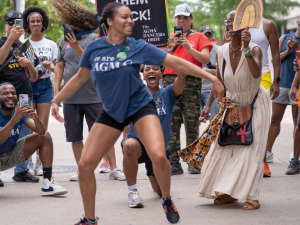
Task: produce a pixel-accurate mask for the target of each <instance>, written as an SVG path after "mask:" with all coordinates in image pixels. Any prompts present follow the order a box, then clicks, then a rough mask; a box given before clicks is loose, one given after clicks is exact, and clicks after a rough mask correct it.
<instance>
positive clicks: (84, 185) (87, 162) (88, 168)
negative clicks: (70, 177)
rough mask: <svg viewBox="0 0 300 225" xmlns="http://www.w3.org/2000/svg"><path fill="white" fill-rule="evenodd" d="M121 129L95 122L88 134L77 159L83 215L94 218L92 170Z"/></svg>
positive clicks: (94, 180) (94, 181) (94, 194)
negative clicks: (78, 159) (79, 157)
mask: <svg viewBox="0 0 300 225" xmlns="http://www.w3.org/2000/svg"><path fill="white" fill-rule="evenodd" d="M121 133H122V132H121V131H119V130H117V129H115V128H112V127H109V126H106V125H104V124H100V123H95V124H94V125H93V127H92V129H91V131H90V133H89V135H88V138H87V140H86V142H85V145H84V147H83V151H82V155H81V159H80V161H79V165H78V169H79V185H80V191H81V195H82V200H83V205H84V211H85V216H86V217H87V218H89V219H92V220H94V219H95V196H96V179H95V174H94V170H95V169H96V167H97V165H98V164H99V162H100V160H101V159H102V157H103V156H104V155H105V154H106V153H107V152H108V150H109V149H111V148H113V146H114V144H115V142H116V141H117V139H118V138H119V136H120V135H121Z"/></svg>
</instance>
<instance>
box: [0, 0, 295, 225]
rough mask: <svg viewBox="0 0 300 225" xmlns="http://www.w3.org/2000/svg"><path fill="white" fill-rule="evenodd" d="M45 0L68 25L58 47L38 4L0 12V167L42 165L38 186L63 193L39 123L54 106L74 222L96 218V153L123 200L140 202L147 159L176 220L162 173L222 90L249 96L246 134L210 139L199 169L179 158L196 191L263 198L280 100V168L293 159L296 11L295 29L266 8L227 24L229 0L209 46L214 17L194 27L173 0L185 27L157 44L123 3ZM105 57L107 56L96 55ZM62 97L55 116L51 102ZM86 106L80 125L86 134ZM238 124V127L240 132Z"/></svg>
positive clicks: (254, 204) (235, 97) (291, 169)
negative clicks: (247, 25)
mask: <svg viewBox="0 0 300 225" xmlns="http://www.w3.org/2000/svg"><path fill="white" fill-rule="evenodd" d="M50 2H51V4H52V5H53V7H54V9H55V10H56V13H57V15H58V21H59V22H61V23H62V24H63V27H64V29H65V31H66V34H65V36H64V37H63V39H62V40H61V41H60V43H59V46H58V47H57V45H56V43H55V42H53V41H51V40H49V39H46V38H44V34H45V32H46V31H47V28H48V26H49V17H48V15H47V12H46V11H45V10H44V9H42V8H40V7H36V6H31V7H28V8H26V9H25V11H24V12H23V13H20V12H16V11H12V12H8V13H7V14H6V18H5V21H6V24H5V31H6V34H5V35H4V36H3V37H1V38H0V171H5V170H7V169H10V168H13V167H15V169H14V172H15V175H14V176H13V178H12V179H13V180H14V181H16V182H24V181H26V182H38V181H39V177H38V176H43V182H42V189H41V194H42V195H43V196H45V195H47V196H48V195H64V194H67V193H68V190H67V189H65V188H64V187H62V186H61V185H59V184H58V183H57V182H56V181H55V180H54V177H53V175H52V161H53V152H54V149H53V140H52V138H51V134H50V133H49V132H48V131H47V128H48V120H49V114H50V109H51V114H52V116H53V117H54V118H55V119H56V120H58V121H59V122H61V123H64V125H65V133H66V141H67V142H70V143H71V146H72V150H73V153H74V158H75V161H76V163H77V166H78V171H77V173H76V174H74V175H72V176H71V177H70V180H71V181H79V187H80V191H81V195H82V199H83V205H84V217H83V218H82V219H80V221H79V222H78V223H76V224H77V225H83V224H85V225H91V224H98V223H97V220H98V217H96V212H95V195H96V179H95V174H94V171H95V169H96V168H97V167H98V165H99V163H100V168H99V172H105V173H109V179H114V180H120V181H122V180H126V182H127V185H128V205H129V207H131V208H141V207H143V206H144V202H143V200H142V198H141V197H140V196H139V192H138V188H137V172H138V164H141V163H144V164H145V168H146V171H147V176H148V177H149V181H150V184H151V186H152V188H153V190H154V191H155V192H156V193H157V195H158V196H160V197H161V206H162V208H163V210H164V212H165V215H166V219H167V221H168V222H169V223H172V224H175V223H178V222H179V221H180V215H179V212H178V210H177V208H176V206H175V203H174V201H173V200H172V198H171V193H170V190H171V176H172V175H178V174H182V173H184V171H183V169H182V166H181V163H180V158H179V155H178V151H179V150H180V148H181V147H180V146H181V144H180V128H181V125H182V123H183V124H184V126H185V131H186V145H187V146H188V145H190V144H192V143H193V142H194V141H195V140H197V139H198V138H199V116H200V118H201V121H200V122H205V121H206V120H210V121H212V120H213V118H215V117H217V116H218V115H219V114H218V113H219V110H220V107H219V105H218V103H220V106H222V105H223V104H225V103H224V99H222V98H223V96H224V93H225V94H226V97H227V98H228V99H230V100H231V101H234V102H235V103H236V104H238V105H239V106H246V105H249V104H251V103H252V106H253V107H252V119H251V120H250V122H251V124H252V133H253V142H252V143H251V144H250V145H236V144H229V145H226V146H224V145H221V144H220V143H218V142H216V143H215V146H214V148H212V149H211V150H210V151H211V154H210V156H208V157H206V158H205V161H204V165H203V167H202V169H201V170H199V169H197V168H194V167H193V166H191V165H190V164H188V172H189V173H190V174H199V173H201V181H200V186H199V194H200V196H201V197H206V198H211V199H214V204H215V205H221V204H227V203H234V202H236V201H238V200H243V201H245V202H244V205H243V209H244V210H253V209H258V208H259V207H260V203H259V192H260V187H261V184H262V181H263V177H270V176H271V171H270V169H269V165H268V163H269V162H272V161H273V153H272V147H273V144H274V142H275V139H276V137H277V136H278V135H279V133H280V122H281V120H282V118H283V115H284V112H285V109H286V107H287V106H288V105H292V113H293V120H294V125H295V127H294V149H293V157H292V158H291V161H290V163H289V166H288V168H287V169H286V171H285V173H286V174H296V173H298V172H299V171H300V165H299V155H300V148H299V144H298V142H299V138H298V137H300V124H299V123H300V113H299V112H300V110H298V109H299V108H298V107H300V105H299V103H297V101H298V84H299V82H300V65H298V64H297V61H296V60H295V51H297V50H300V47H299V44H300V18H299V19H298V21H297V25H298V27H297V31H296V32H295V33H291V34H285V35H282V37H280V38H279V37H278V32H277V28H276V26H275V24H274V23H273V22H272V21H270V20H267V19H265V18H263V19H262V21H261V24H260V27H259V29H249V31H248V30H246V29H242V30H238V31H234V30H233V24H234V19H235V14H236V11H232V12H229V13H228V15H227V18H225V19H224V20H223V23H224V25H225V34H224V41H223V42H224V44H223V45H221V46H217V45H215V44H212V38H213V36H214V31H213V29H212V28H211V27H210V26H209V25H205V26H203V27H201V29H200V31H199V32H196V31H194V30H193V28H194V27H193V19H194V18H193V13H192V9H191V7H190V6H189V5H188V4H180V5H178V6H176V9H175V15H174V21H175V25H176V26H181V27H182V32H183V34H182V35H181V36H177V35H174V33H171V34H170V38H169V42H168V49H167V50H164V51H163V50H160V49H158V48H156V47H155V46H153V45H152V44H149V43H146V42H145V41H144V40H135V39H134V38H132V37H130V35H131V33H132V29H133V27H134V20H133V15H132V12H131V10H130V9H129V8H128V7H127V6H126V5H124V4H121V3H109V4H107V5H106V6H105V7H104V9H103V11H102V12H101V15H100V16H98V14H94V13H92V12H90V11H88V10H86V9H84V8H82V7H80V6H78V5H76V4H74V3H73V2H72V1H70V0H68V1H64V0H50ZM71 12H72V13H71ZM16 19H23V24H24V26H23V28H22V27H20V26H16V25H15V23H14V21H15V20H16ZM102 24H104V26H103V27H105V28H106V30H107V36H105V37H101V38H98V36H97V35H96V34H94V31H95V30H96V29H97V28H98V27H99V26H100V25H102ZM24 33H27V34H28V35H29V38H28V40H29V41H30V43H31V45H32V46H33V48H34V50H35V53H36V55H37V56H38V58H39V61H40V64H39V65H38V66H36V67H34V66H33V65H32V63H31V62H30V60H28V59H26V58H24V57H18V58H15V57H14V55H13V52H14V51H15V50H16V49H17V48H18V47H19V46H20V45H21V44H22V43H21V42H20V40H19V39H20V36H21V35H22V34H24ZM242 45H243V50H241V46H242ZM269 48H270V49H271V53H272V62H273V67H274V78H273V81H272V77H271V73H270V71H271V69H270V65H269V58H268V49H269ZM153 56H155V57H153ZM124 59H126V61H124ZM129 59H130V60H129ZM108 60H109V65H110V66H109V65H108V66H103V65H104V64H107V61H108ZM52 73H54V85H53V87H52V82H51V80H50V75H51V74H52ZM140 73H142V77H141V75H140ZM161 79H162V86H163V87H160V81H161ZM62 81H63V82H64V84H63V87H61V83H62ZM225 90H226V91H225ZM20 94H27V95H28V99H29V101H28V104H25V105H23V104H20V99H19V96H20ZM271 100H272V109H271ZM62 103H63V115H64V117H62V116H60V114H59V107H61V104H62ZM297 104H298V105H297ZM271 114H272V116H271ZM84 118H85V120H86V123H87V126H88V129H89V135H88V138H87V140H86V141H85V144H84V143H83V122H84ZM128 128H129V130H128ZM243 132H244V133H243ZM122 133H123V137H124V139H123V141H122V143H121V147H122V151H123V155H124V157H123V170H124V173H123V172H122V171H121V170H120V169H118V168H117V165H116V157H115V149H114V144H115V142H116V141H117V139H118V138H119V136H120V135H121V134H122ZM246 134H247V133H246V132H245V130H244V131H243V130H242V128H241V130H240V135H241V138H242V140H243V137H244V136H245V135H246ZM54 141H55V140H54ZM35 152H36V162H35V164H34V163H33V161H32V158H31V157H32V155H33V154H34V153H35ZM109 168H110V169H109ZM87 183H88V184H89V185H86V184H87ZM0 186H2V187H3V186H4V183H3V181H2V180H1V179H0Z"/></svg>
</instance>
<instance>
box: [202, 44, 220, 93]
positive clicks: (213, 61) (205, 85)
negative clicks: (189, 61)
mask: <svg viewBox="0 0 300 225" xmlns="http://www.w3.org/2000/svg"><path fill="white" fill-rule="evenodd" d="M212 46H213V48H212V49H211V51H210V53H209V57H210V60H209V61H210V64H211V65H212V66H214V67H217V58H216V55H217V51H218V48H219V46H218V45H214V44H212ZM204 67H207V65H206V64H203V68H204ZM210 90H211V82H210V81H209V80H205V79H202V89H201V91H202V92H210Z"/></svg>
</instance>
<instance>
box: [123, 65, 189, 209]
mask: <svg viewBox="0 0 300 225" xmlns="http://www.w3.org/2000/svg"><path fill="white" fill-rule="evenodd" d="M143 76H144V80H145V81H146V83H147V87H148V89H149V91H150V93H151V94H152V96H153V101H154V102H155V105H156V109H157V114H158V117H159V119H160V123H161V125H162V129H163V133H164V140H165V147H166V154H167V155H168V156H169V154H170V153H169V150H168V143H169V141H170V138H171V122H172V111H173V108H174V106H175V104H176V102H177V101H178V99H179V98H180V97H181V93H182V91H183V88H184V84H185V74H178V77H177V79H176V80H175V82H174V84H172V85H169V86H168V87H166V88H159V80H160V78H161V76H162V71H161V67H160V66H154V65H145V66H144V68H143ZM151 141H155V140H151ZM121 145H122V148H123V153H124V158H123V169H124V173H125V177H126V180H127V185H128V191H129V193H128V199H129V207H131V208H139V207H143V205H144V203H143V201H142V199H141V198H140V197H139V193H138V191H137V186H136V176H137V171H138V164H139V163H145V167H146V170H147V176H148V177H149V180H150V183H151V185H152V188H153V190H154V191H155V192H156V193H157V194H158V195H159V196H161V195H162V193H161V189H160V187H159V184H158V182H157V180H156V178H155V176H154V171H153V168H152V162H151V159H150V157H149V155H148V154H147V151H146V149H145V147H144V145H143V144H142V142H141V141H140V140H139V138H138V136H137V134H136V133H135V131H134V129H133V124H132V123H131V124H130V129H129V134H128V135H127V137H126V138H125V139H124V140H123V141H122V143H121Z"/></svg>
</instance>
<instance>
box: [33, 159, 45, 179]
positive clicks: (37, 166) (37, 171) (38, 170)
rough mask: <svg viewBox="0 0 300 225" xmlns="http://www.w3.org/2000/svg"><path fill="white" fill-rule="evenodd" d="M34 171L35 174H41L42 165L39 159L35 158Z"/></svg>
mask: <svg viewBox="0 0 300 225" xmlns="http://www.w3.org/2000/svg"><path fill="white" fill-rule="evenodd" d="M34 172H35V175H36V176H43V175H44V173H43V165H42V162H41V160H40V159H37V160H36V162H35V168H34Z"/></svg>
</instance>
